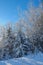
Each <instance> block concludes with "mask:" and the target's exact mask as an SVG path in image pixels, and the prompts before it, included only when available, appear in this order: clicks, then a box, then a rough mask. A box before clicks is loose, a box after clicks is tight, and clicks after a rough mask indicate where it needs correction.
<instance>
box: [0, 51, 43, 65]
mask: <svg viewBox="0 0 43 65" xmlns="http://www.w3.org/2000/svg"><path fill="white" fill-rule="evenodd" d="M0 65H43V53H41V52H40V53H38V54H34V55H33V54H30V55H28V56H24V57H21V58H13V59H9V60H3V61H0Z"/></svg>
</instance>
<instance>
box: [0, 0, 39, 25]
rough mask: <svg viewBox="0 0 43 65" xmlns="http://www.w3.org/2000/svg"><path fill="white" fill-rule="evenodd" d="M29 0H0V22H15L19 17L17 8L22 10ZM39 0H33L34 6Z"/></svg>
mask: <svg viewBox="0 0 43 65" xmlns="http://www.w3.org/2000/svg"><path fill="white" fill-rule="evenodd" d="M29 1H30V0H0V24H2V25H3V24H5V23H7V22H10V21H11V22H16V21H17V20H18V19H19V16H18V8H21V9H22V11H23V10H25V9H26V7H27V4H28V3H29ZM38 1H39V0H33V3H34V6H37V5H38Z"/></svg>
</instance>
